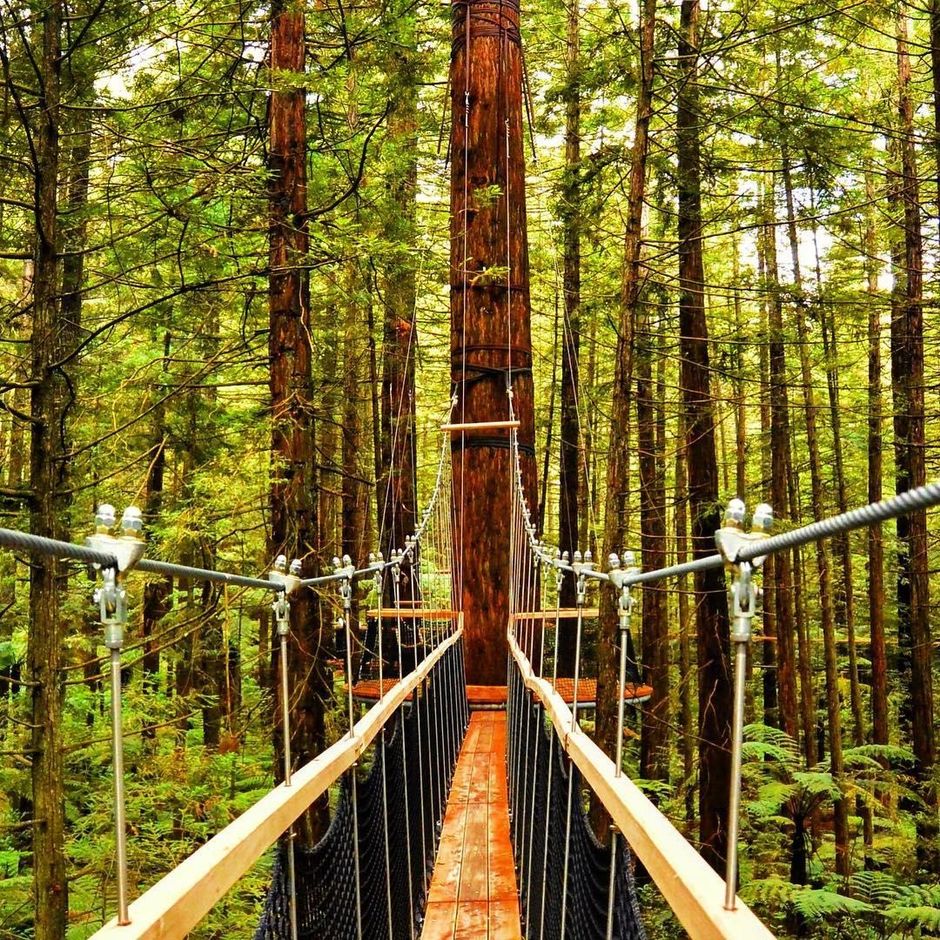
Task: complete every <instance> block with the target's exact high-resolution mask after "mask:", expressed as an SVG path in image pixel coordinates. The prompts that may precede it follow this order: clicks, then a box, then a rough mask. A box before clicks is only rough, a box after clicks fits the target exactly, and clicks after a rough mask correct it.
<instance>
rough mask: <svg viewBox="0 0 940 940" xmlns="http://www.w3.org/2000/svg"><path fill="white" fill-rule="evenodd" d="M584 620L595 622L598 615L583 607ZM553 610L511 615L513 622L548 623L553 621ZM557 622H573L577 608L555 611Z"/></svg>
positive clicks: (595, 611) (563, 608)
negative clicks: (535, 621)
mask: <svg viewBox="0 0 940 940" xmlns="http://www.w3.org/2000/svg"><path fill="white" fill-rule="evenodd" d="M581 613H582V616H583V617H584V619H585V620H592V619H593V620H596V619H597V618H598V617H599V616H600V613H599V612H598V609H597V608H596V607H585V608H584V610H583V611H582V612H581ZM555 614H556V611H554V610H523V611H520V612H519V613H517V614H512V619H513V620H542V621H544V622H548V621H550V620H554V619H555ZM557 614H558V619H559V620H575V619H577V616H578V609H577V607H562V608H560V609H559V610H558V611H557Z"/></svg>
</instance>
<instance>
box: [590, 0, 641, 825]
mask: <svg viewBox="0 0 940 940" xmlns="http://www.w3.org/2000/svg"><path fill="white" fill-rule="evenodd" d="M640 16H641V20H640V84H639V88H638V89H637V103H636V124H635V129H634V135H633V156H632V161H631V164H630V192H629V197H628V202H627V224H626V231H625V234H624V254H623V259H624V264H623V272H624V274H623V283H622V286H621V293H620V314H619V327H618V331H617V358H616V362H615V366H614V385H613V392H612V402H611V424H610V437H609V441H608V450H607V490H606V506H605V513H604V543H603V544H604V554H605V555H609V554H610V553H611V552H617V553H618V554H621V553H622V552H623V551H624V549H626V548H628V546H627V545H626V544H625V541H626V537H627V531H628V529H627V513H628V490H629V486H628V477H629V468H630V420H629V415H630V394H631V390H632V384H633V320H634V317H635V315H636V308H637V303H638V300H639V295H640V287H641V284H640V259H641V254H642V236H643V200H644V194H645V192H646V163H647V156H648V154H649V126H650V120H651V119H652V116H653V79H654V75H655V72H654V62H653V51H654V40H655V34H656V0H644V2H643V4H642V7H641V12H640ZM615 594H616V592H614V591H601V592H600V624H599V628H598V629H599V635H600V637H601V638H602V641H601V642H600V643H598V652H597V661H598V678H597V719H596V738H597V743H598V744H599V746H600V747H601V748H603V749H604V750H605V751H606V752H607V753H608V754H610V753H613V750H614V747H615V742H616V737H617V691H616V690H617V681H618V679H617V676H618V671H617V663H618V657H619V652H618V651H619V642H618V639H619V636H618V629H617V601H618V598H617V597H616V596H615ZM592 816H593V822H594V826H595V831H596V832H599V833H603V832H604V831H605V830H606V828H607V825H606V819H607V817H606V814H605V813H604V812H603V811H602V810H601V809H600V808H599V806H598V805H596V804H595V806H594V808H593V812H592Z"/></svg>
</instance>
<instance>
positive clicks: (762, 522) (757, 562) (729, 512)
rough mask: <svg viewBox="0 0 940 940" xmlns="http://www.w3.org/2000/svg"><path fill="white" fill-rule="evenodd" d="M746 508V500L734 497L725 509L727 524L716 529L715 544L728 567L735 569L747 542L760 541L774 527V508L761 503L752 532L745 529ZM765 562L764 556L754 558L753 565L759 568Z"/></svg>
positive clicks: (753, 522) (756, 510) (754, 516)
mask: <svg viewBox="0 0 940 940" xmlns="http://www.w3.org/2000/svg"><path fill="white" fill-rule="evenodd" d="M745 515H746V508H745V506H744V501H743V500H740V499H732V500H731V502H729V503H728V508H727V509H726V510H725V524H724V526H722V528H720V529H717V530H716V531H715V544H716V545H717V546H718V551H719V552H720V553H721V557H722V558H723V559H724V561H725V565H726V566H727V567H728V568H731V569H734V568H735V566H736V565H737V564H738V556H739V554H740V552H741V548H742V547H743V546H744V545H745V543H753V542H758V541H760V540H761V539H766V538H767V537H768V536H769V535H770V530H771V528H772V527H773V521H774V514H773V510H772V509H771V508H770V506H769V505H767V503H760V504H758V506H757V507H756V509H755V510H754V515H753V517H752V520H751V530H750V532H745V531H744V518H745ZM763 563H764V556H760V557H758V558H755V559H753V561H752V562H751V566H752V567H754V568H759V567H760V566H761V565H762V564H763Z"/></svg>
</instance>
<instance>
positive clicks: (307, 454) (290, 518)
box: [268, 0, 330, 845]
mask: <svg viewBox="0 0 940 940" xmlns="http://www.w3.org/2000/svg"><path fill="white" fill-rule="evenodd" d="M271 72H272V78H273V82H272V84H273V86H274V90H272V92H271V99H270V103H269V110H268V132H269V138H270V140H269V149H268V165H269V170H270V173H271V181H270V184H269V186H270V189H269V196H270V212H271V218H270V265H271V274H270V279H269V285H268V291H269V311H270V337H269V346H268V350H269V355H270V361H271V377H270V388H271V412H272V414H271V417H272V437H271V458H272V459H271V472H272V480H271V535H270V540H269V543H268V552H269V555H270V556H271V558H274V557H275V556H276V555H278V554H280V553H284V554H286V555H287V556H288V558H291V557H294V556H296V557H298V558H300V559H302V563H303V568H302V574H303V576H304V577H311V576H314V575H316V573H317V570H318V567H319V566H318V563H317V557H316V555H315V548H316V544H317V518H316V504H315V501H314V485H313V483H314V480H313V466H314V447H313V443H314V442H313V407H312V401H313V388H312V381H311V371H310V370H311V348H310V336H311V331H310V291H309V282H308V279H307V276H306V274H305V271H304V267H303V266H304V264H305V263H306V260H307V257H306V256H307V250H308V235H307V179H306V163H305V155H306V115H305V109H304V102H305V95H306V89H305V86H304V77H303V73H304V14H303V13H302V12H300V11H299V10H298V9H297V8H296V7H295V6H294V5H293V4H289V3H286V2H285V0H276V2H275V3H273V4H272V6H271ZM290 627H291V632H290V643H289V644H288V646H289V661H290V687H291V753H292V755H293V757H294V760H295V762H296V763H297V764H298V765H300V764H303V763H306V762H307V761H309V760H311V759H312V758H313V757H314V756H316V755H317V754H318V753H319V752H320V751H321V750H322V749H323V743H324V702H326V701H328V698H329V695H330V689H329V687H328V685H327V682H326V674H325V669H324V662H323V658H322V652H321V651H322V650H323V649H324V647H325V640H326V637H325V636H321V632H322V631H321V623H320V617H319V611H318V606H317V603H316V599H315V598H314V595H313V593H312V592H310V591H300V592H299V593H297V594H295V595H294V596H293V597H292V598H291V619H290ZM277 648H278V644H273V646H272V651H274V650H276V649H277ZM273 655H274V656H276V655H277V653H276V652H274V653H273ZM275 714H276V715H278V716H280V709H277V710H276V712H275ZM275 747H276V750H277V753H278V759H277V760H276V762H275V768H276V770H275V772H276V774H277V775H278V777H280V774H281V760H280V754H281V753H282V747H283V728H281V727H280V725H279V724H278V726H277V728H276V730H275ZM327 808H328V802H327V800H326V799H322V800H318V801H317V802H316V803H315V804H314V805H313V807H312V808H311V809H310V810H309V811H308V812H307V813H305V814H304V816H302V817H301V820H300V825H299V831H300V835H301V838H302V840H303V842H304V843H306V844H308V845H312V844H313V843H314V842H315V841H316V840H317V839H318V838H319V837H320V835H322V833H323V832H324V831H325V821H326V812H327Z"/></svg>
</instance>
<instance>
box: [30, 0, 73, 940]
mask: <svg viewBox="0 0 940 940" xmlns="http://www.w3.org/2000/svg"><path fill="white" fill-rule="evenodd" d="M63 15H64V10H63V3H62V0H50V2H49V3H47V4H46V5H45V6H44V8H43V10H42V12H41V13H39V14H37V25H36V28H35V32H34V36H35V39H36V46H41V53H38V50H37V56H36V58H37V59H38V60H39V69H40V72H41V76H42V81H41V88H40V96H39V101H38V107H37V110H36V126H35V140H34V145H35V157H36V159H35V165H34V168H33V169H34V172H35V174H36V179H35V186H36V189H35V200H36V202H35V225H36V245H35V254H34V261H33V271H34V281H33V332H32V340H31V346H30V348H31V353H32V368H31V381H32V382H33V383H34V385H33V388H32V392H31V401H30V417H31V419H32V422H33V424H32V433H31V439H30V487H31V489H32V492H33V499H32V503H31V511H30V530H31V531H32V532H33V534H34V535H41V536H45V537H47V538H58V539H62V538H66V537H67V522H66V513H67V511H68V497H67V495H66V492H65V490H66V484H67V475H68V457H67V454H68V441H67V438H66V436H65V427H66V414H67V411H68V390H67V387H66V381H65V376H64V374H63V372H62V370H61V368H59V367H56V366H55V365H54V364H55V363H56V362H58V361H59V360H61V359H62V358H64V356H65V354H66V352H67V350H66V338H67V335H68V332H69V331H68V329H67V327H66V324H65V323H64V322H63V319H62V313H61V308H60V306H59V297H58V285H59V273H60V254H59V231H58V218H57V212H58V178H59V154H60V142H59V130H60V127H59V119H60V112H59V105H60V100H59V92H60V70H61V47H60V42H61V30H62V22H63ZM64 575H65V569H64V567H63V565H62V564H61V562H60V561H59V560H58V559H57V558H53V557H47V556H36V557H34V558H33V560H32V568H31V573H30V592H29V616H30V634H29V650H28V653H27V657H28V658H27V675H28V677H29V680H30V682H31V683H32V685H31V691H32V722H33V724H32V729H33V730H32V735H31V739H32V740H31V746H32V749H33V756H32V799H33V814H34V818H35V819H36V820H37V823H36V825H35V826H34V827H33V888H34V895H33V904H34V929H35V936H36V938H37V940H61V938H62V937H64V936H65V931H66V926H67V919H68V874H67V869H66V859H65V831H64V829H65V790H64V779H63V770H64V768H63V727H64V721H63V707H64V687H63V684H62V682H63V675H62V671H61V669H62V657H63V653H64V642H63V640H64V633H65V622H64V620H63V618H62V614H61V609H60V589H61V582H62V579H63V577H64Z"/></svg>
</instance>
